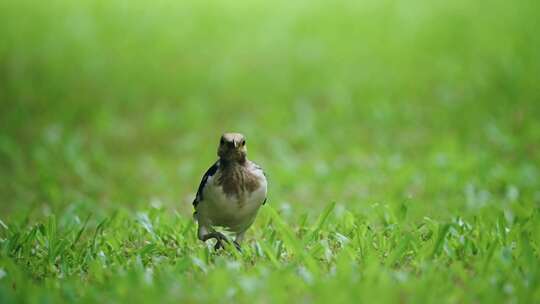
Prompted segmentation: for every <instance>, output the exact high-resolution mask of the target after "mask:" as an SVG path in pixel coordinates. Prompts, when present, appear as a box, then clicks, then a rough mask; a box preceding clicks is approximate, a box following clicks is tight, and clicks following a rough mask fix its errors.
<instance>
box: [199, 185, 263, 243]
mask: <svg viewBox="0 0 540 304" xmlns="http://www.w3.org/2000/svg"><path fill="white" fill-rule="evenodd" d="M266 187H267V184H266V178H264V176H263V178H262V179H261V184H260V187H259V188H258V189H256V190H255V191H253V192H251V193H247V192H243V193H240V194H239V195H226V194H225V193H224V192H223V189H222V187H221V186H219V185H217V183H216V181H215V180H214V179H213V178H210V179H209V180H208V184H207V187H205V189H204V201H202V202H201V203H200V204H199V205H198V206H197V220H198V221H199V222H200V224H203V225H209V226H221V227H225V228H226V229H228V230H230V231H233V232H237V233H239V232H243V231H245V230H246V229H247V228H249V226H251V224H252V223H253V221H254V220H255V216H256V215H257V211H258V210H259V208H260V207H261V205H262V204H263V202H264V200H265V198H266Z"/></svg>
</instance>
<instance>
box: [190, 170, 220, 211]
mask: <svg viewBox="0 0 540 304" xmlns="http://www.w3.org/2000/svg"><path fill="white" fill-rule="evenodd" d="M218 168H219V161H217V162H215V163H214V164H213V165H212V167H210V168H209V169H208V170H206V173H204V176H203V178H202V180H201V183H200V184H199V189H198V190H197V195H196V196H195V199H194V200H193V207H197V204H199V202H201V201H202V200H203V190H204V186H206V182H207V181H208V178H209V177H210V176H212V175H214V174H216V172H217V170H218Z"/></svg>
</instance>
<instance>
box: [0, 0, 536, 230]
mask: <svg viewBox="0 0 540 304" xmlns="http://www.w3.org/2000/svg"><path fill="white" fill-rule="evenodd" d="M538 20H540V9H539V4H538V1H527V0H521V1H515V2H509V1H498V0H497V1H465V0H458V1H424V0H414V1H394V0H383V1H374V0H366V1H341V0H340V1H332V2H327V1H169V0H165V1H151V2H150V1H139V0H134V1H121V0H112V1H87V0H82V1H65V0H53V1H25V0H22V1H1V2H0V102H1V108H0V212H1V213H0V214H1V216H0V218H1V219H3V220H10V219H16V218H19V217H26V216H27V215H28V214H31V215H32V216H43V215H47V214H51V213H59V212H64V211H66V210H70V208H72V209H73V208H76V209H77V210H79V211H81V212H83V213H84V212H86V211H87V212H94V213H103V214H107V213H109V212H110V211H111V210H114V209H117V208H127V209H130V210H137V209H140V208H147V207H148V206H150V205H161V206H162V207H164V208H166V209H168V210H174V211H178V212H179V213H181V214H185V215H186V216H189V215H190V214H191V212H192V210H191V200H192V197H193V195H194V192H195V191H196V188H197V186H198V183H199V181H200V178H201V176H202V174H203V173H204V171H205V170H206V169H207V167H208V166H209V165H210V164H211V163H212V162H213V161H214V160H215V158H216V155H215V153H216V146H217V142H218V139H219V136H220V134H221V133H222V132H225V131H238V132H242V133H245V134H246V135H247V138H248V146H249V151H250V157H251V158H252V159H253V160H255V161H256V162H258V163H259V164H261V165H262V166H263V167H264V168H265V170H266V171H267V173H268V175H269V179H270V190H269V192H270V193H269V202H270V204H272V205H273V206H276V208H281V209H282V210H288V211H291V212H299V213H301V212H308V213H314V214H317V213H318V212H320V210H322V208H323V207H324V206H325V205H327V204H328V203H330V202H337V204H338V206H340V208H347V209H349V210H353V211H358V212H364V213H366V214H367V215H368V216H369V206H372V205H373V204H383V205H387V206H388V207H389V208H398V206H402V205H403V204H406V205H407V206H408V208H409V211H410V214H411V216H412V219H415V218H421V217H423V216H429V217H434V218H448V217H451V216H453V215H456V214H462V215H466V216H468V215H478V214H480V215H481V214H483V213H484V212H492V210H499V211H501V210H503V211H504V212H506V214H507V215H508V216H510V217H511V216H512V214H514V213H516V212H519V210H530V209H531V208H537V207H538V206H539V204H540V190H539V189H540V187H539V186H540V180H539V178H540V176H539V174H540V171H539V168H538V164H539V163H540V152H539V143H540V121H539V119H538V117H540V106H539V102H540V92H539V88H540V85H539V83H540V82H539V80H540V56H539V54H540V35H538V30H539V29H540V27H539V21H538Z"/></svg>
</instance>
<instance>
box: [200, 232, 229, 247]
mask: <svg viewBox="0 0 540 304" xmlns="http://www.w3.org/2000/svg"><path fill="white" fill-rule="evenodd" d="M209 239H216V245H215V246H214V249H215V250H218V249H220V248H223V242H225V243H229V239H227V237H226V236H225V235H224V234H223V233H221V232H217V231H212V232H210V233H207V234H205V235H204V236H202V237H201V241H203V242H206V241H207V240H209Z"/></svg>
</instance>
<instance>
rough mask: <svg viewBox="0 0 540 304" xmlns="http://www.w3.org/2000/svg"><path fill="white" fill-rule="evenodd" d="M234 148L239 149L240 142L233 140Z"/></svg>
mask: <svg viewBox="0 0 540 304" xmlns="http://www.w3.org/2000/svg"><path fill="white" fill-rule="evenodd" d="M233 143H234V148H238V142H237V141H236V140H233Z"/></svg>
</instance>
